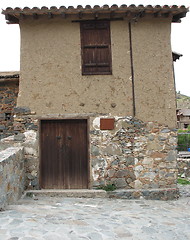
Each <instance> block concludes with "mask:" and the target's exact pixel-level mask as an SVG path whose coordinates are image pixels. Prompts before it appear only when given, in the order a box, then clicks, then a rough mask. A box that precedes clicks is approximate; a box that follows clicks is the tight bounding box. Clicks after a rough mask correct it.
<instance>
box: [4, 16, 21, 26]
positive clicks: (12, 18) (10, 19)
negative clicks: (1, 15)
mask: <svg viewBox="0 0 190 240" xmlns="http://www.w3.org/2000/svg"><path fill="white" fill-rule="evenodd" d="M5 19H6V20H7V21H8V22H7V23H9V24H16V23H19V19H18V18H16V17H15V16H13V15H10V14H6V15H5Z"/></svg>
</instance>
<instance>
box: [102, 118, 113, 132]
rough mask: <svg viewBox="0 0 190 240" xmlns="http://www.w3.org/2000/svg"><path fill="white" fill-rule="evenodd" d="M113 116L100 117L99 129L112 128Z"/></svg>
mask: <svg viewBox="0 0 190 240" xmlns="http://www.w3.org/2000/svg"><path fill="white" fill-rule="evenodd" d="M114 122H115V119H114V118H100V130H113V129H114Z"/></svg>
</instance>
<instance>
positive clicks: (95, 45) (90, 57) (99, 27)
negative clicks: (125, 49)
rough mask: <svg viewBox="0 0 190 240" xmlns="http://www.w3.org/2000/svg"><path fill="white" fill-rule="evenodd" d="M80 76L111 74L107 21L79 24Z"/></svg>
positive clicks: (108, 23)
mask: <svg viewBox="0 0 190 240" xmlns="http://www.w3.org/2000/svg"><path fill="white" fill-rule="evenodd" d="M81 48H82V74H83V75H96V74H112V68H111V39H110V22H109V21H88V22H81Z"/></svg>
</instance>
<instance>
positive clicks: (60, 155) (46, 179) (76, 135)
mask: <svg viewBox="0 0 190 240" xmlns="http://www.w3.org/2000/svg"><path fill="white" fill-rule="evenodd" d="M87 153H88V146H87V120H84V119H77V120H76V119H69V120H68V119H67V120H42V121H41V162H40V186H41V188H46V189H79V188H80V189H82V188H83V189H84V188H88V154H87Z"/></svg>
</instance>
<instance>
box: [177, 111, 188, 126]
mask: <svg viewBox="0 0 190 240" xmlns="http://www.w3.org/2000/svg"><path fill="white" fill-rule="evenodd" d="M177 125H178V128H180V129H184V128H185V129H187V128H188V126H190V109H188V108H183V109H177Z"/></svg>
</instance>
